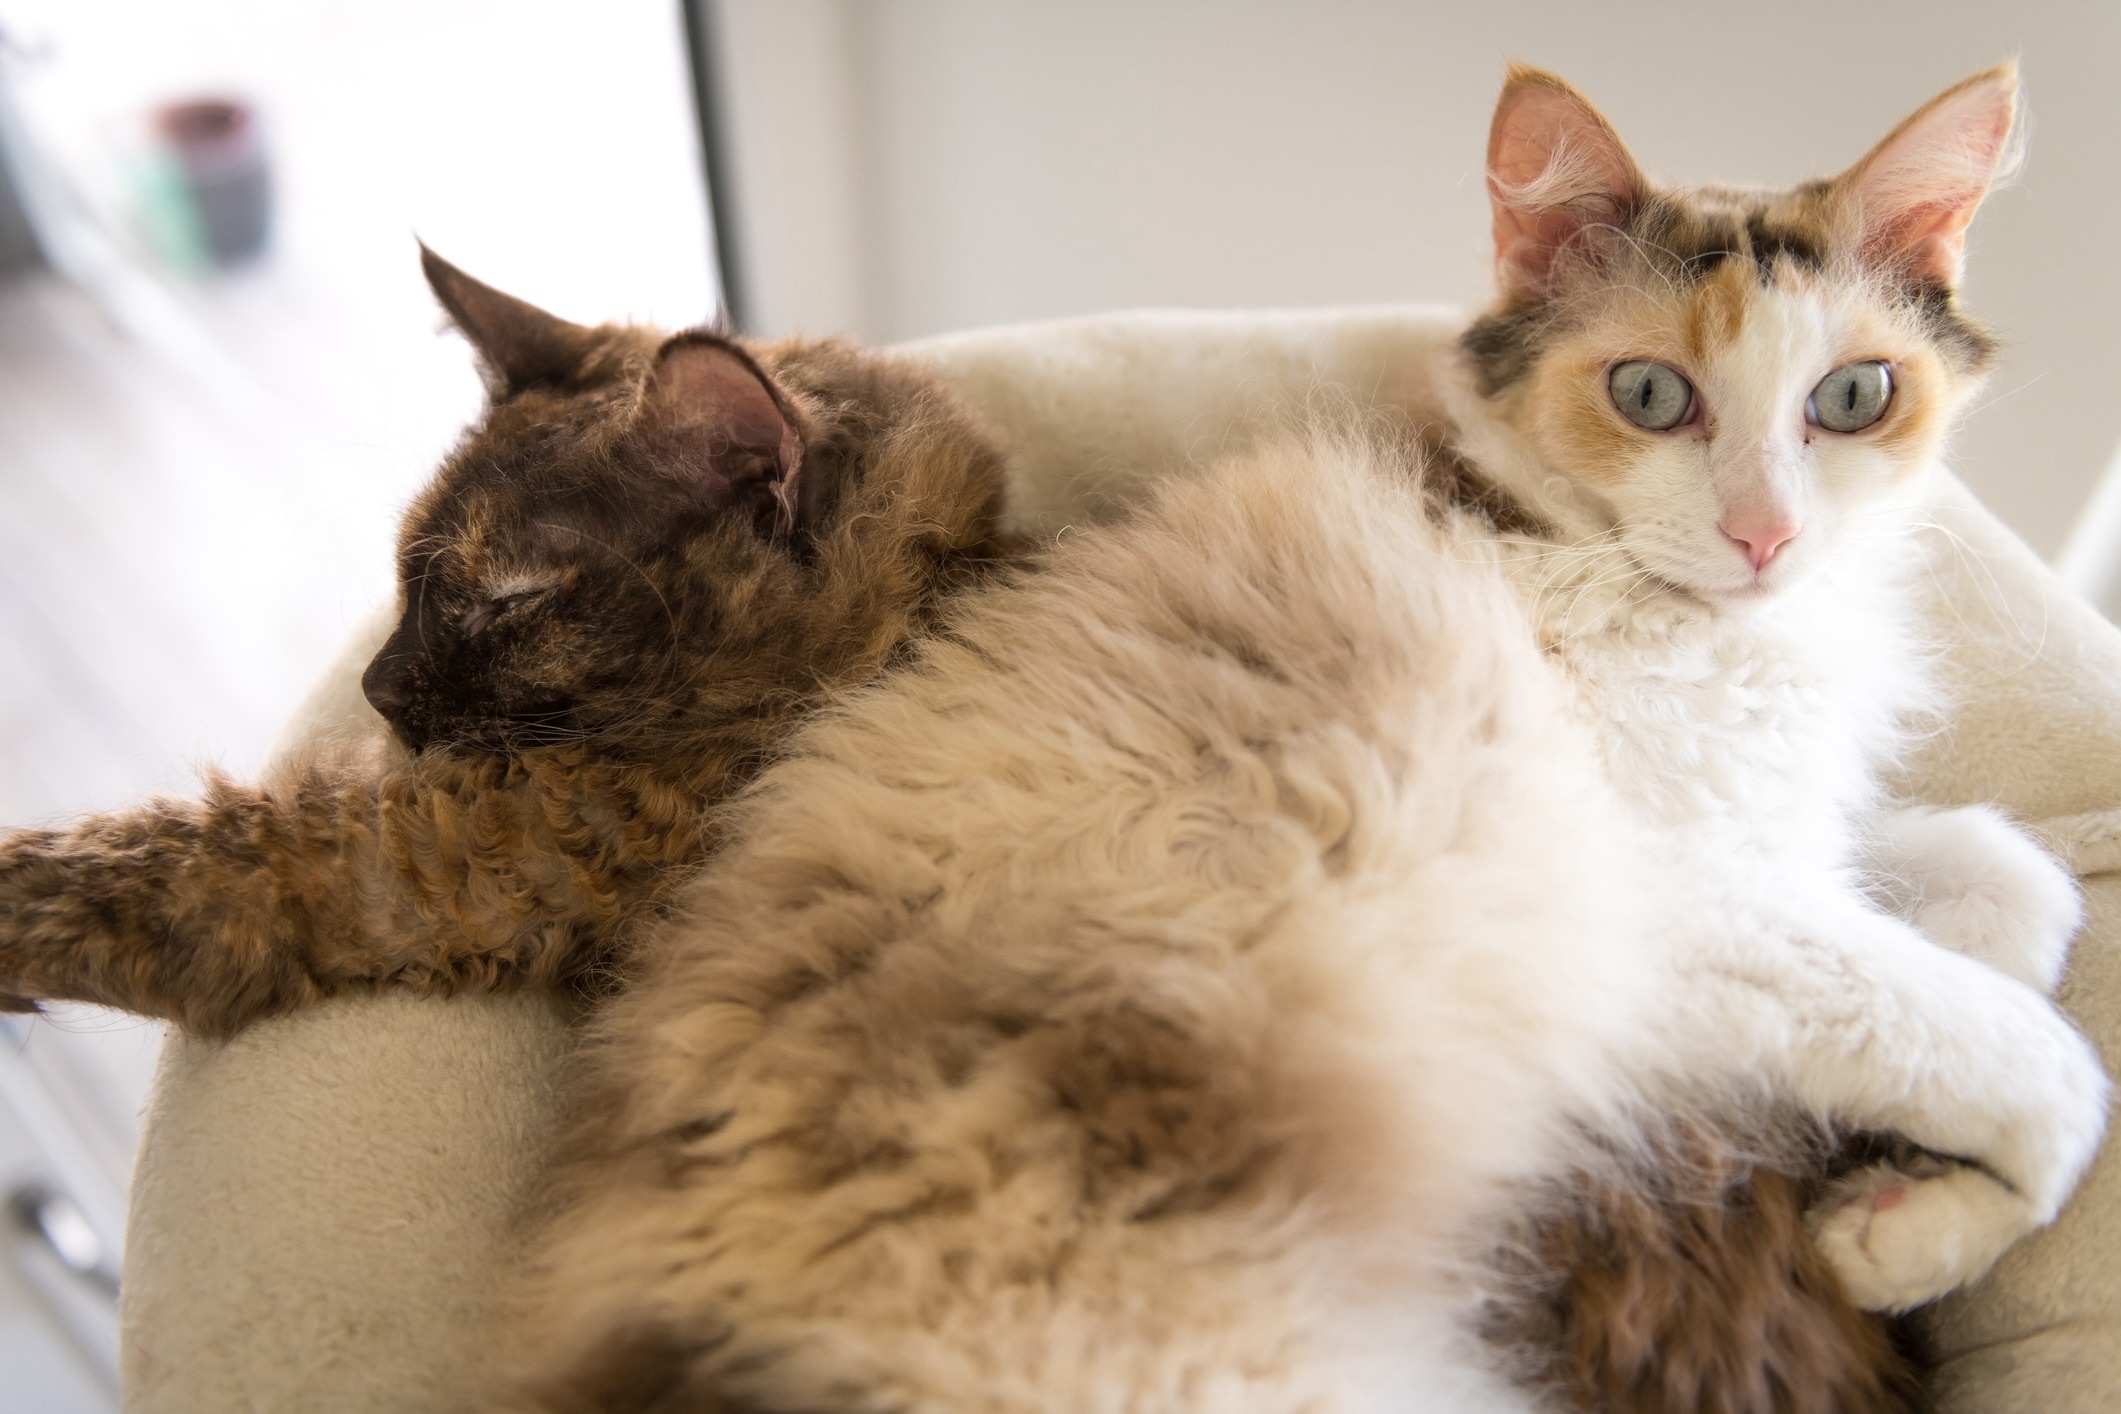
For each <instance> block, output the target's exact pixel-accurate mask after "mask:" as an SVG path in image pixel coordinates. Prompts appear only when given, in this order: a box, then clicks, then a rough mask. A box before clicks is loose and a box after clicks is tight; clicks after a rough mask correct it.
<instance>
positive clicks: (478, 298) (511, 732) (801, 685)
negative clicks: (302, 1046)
mask: <svg viewBox="0 0 2121 1414" xmlns="http://www.w3.org/2000/svg"><path fill="white" fill-rule="evenodd" d="M429 272H430V278H431V279H433V280H434V281H435V284H436V289H437V293H438V294H439V295H441V296H442V298H443V301H444V303H445V304H447V305H449V307H450V308H451V311H452V313H453V314H454V315H455V316H456V318H457V321H458V323H459V324H460V325H461V326H463V327H464V328H465V331H466V332H467V334H469V335H470V337H471V338H472V339H473V341H474V343H475V344H476V345H478V347H479V350H480V352H481V354H482V357H483V360H484V363H485V365H486V367H487V369H488V372H489V374H490V378H489V382H490V385H491V387H492V391H493V393H494V402H493V405H492V406H491V407H490V408H489V410H488V412H487V415H486V416H485V418H484V420H483V421H482V422H481V423H480V425H478V426H477V427H475V428H474V429H473V430H472V431H471V432H470V433H469V434H468V435H467V437H466V438H465V440H464V441H463V443H462V444H461V445H460V446H459V447H458V448H457V449H456V451H455V452H454V453H452V455H451V456H450V457H449V459H448V460H447V461H446V462H445V464H444V465H443V467H442V469H441V471H440V472H439V474H438V475H437V477H436V479H435V481H434V483H433V484H432V485H431V486H430V487H429V489H428V490H427V491H426V492H425V493H424V495H423V496H422V497H421V498H420V500H419V501H418V502H417V503H416V504H415V505H414V507H413V508H412V510H411V512H410V513H409V514H408V516H407V520H406V524H405V529H404V533H403V541H402V549H401V555H400V564H401V571H402V574H401V577H402V580H403V589H404V593H405V600H406V602H405V614H404V618H403V620H402V621H401V623H400V627H399V629H398V632H397V633H396V634H394V635H393V639H392V645H391V646H389V647H386V649H385V653H384V654H383V655H381V657H380V658H379V665H380V666H382V667H387V668H388V669H389V672H388V673H386V674H384V676H386V677H388V678H389V679H390V682H389V683H387V684H385V685H384V686H382V687H378V686H376V685H375V684H376V679H377V674H378V669H375V668H372V669H371V675H370V682H371V690H370V696H371V699H372V700H375V699H379V698H381V699H385V700H387V701H388V702H389V715H391V717H392V720H393V722H394V724H395V725H396V726H397V727H398V729H399V735H400V736H401V737H404V738H406V740H407V741H409V742H411V743H412V744H413V745H414V746H416V747H418V746H423V745H424V746H425V749H419V750H414V751H407V750H406V749H404V747H403V745H401V744H398V743H392V744H390V745H389V746H388V747H386V748H384V749H383V750H382V751H381V753H380V756H379V755H378V754H377V753H376V752H374V751H354V752H344V751H342V752H340V753H337V754H334V753H333V752H331V751H330V750H322V751H318V752H313V753H311V754H309V755H308V756H306V757H304V758H303V759H300V760H297V761H295V762H294V763H292V764H290V765H288V766H287V767H285V768H284V769H282V770H280V771H279V772H278V773H277V774H275V775H274V776H272V777H271V778H270V779H268V780H267V781H265V782H264V783H262V784H260V785H256V786H246V785H241V784H238V783H236V782H234V781H231V780H227V779H225V778H220V777H215V778H214V779H212V780H211V781H210V782H209V784H208V788H207V791H206V793H205V795H204V797H203V798H201V799H198V800H157V801H154V802H152V803H150V804H147V805H145V806H143V807H141V808H138V809H134V810H127V811H121V812H118V813H114V814H104V815H95V816H91V817H88V818H86V819H84V820H82V821H80V822H79V823H76V824H74V825H71V826H69V827H66V828H61V829H35V830H23V831H18V832H15V833H13V834H11V835H8V836H6V837H5V838H4V839H0V994H4V999H5V1000H4V1004H5V1005H7V1006H9V1007H11V1008H13V1009H23V1008H26V1007H28V1006H31V1005H33V1004H34V1002H35V1001H39V1000H52V999H67V1000H78V1001H86V1002H95V1003H100V1004H103V1005H106V1006H113V1007H119V1008H122V1009H125V1010H128V1011H133V1012H139V1013H143V1014H146V1015H151V1016H159V1017H164V1018H167V1019H169V1020H172V1021H175V1022H177V1023H179V1024H181V1025H183V1026H184V1027H186V1028H187V1029H189V1030H192V1031H195V1032H199V1033H203V1034H208V1035H226V1034H228V1033H230V1032H233V1031H235V1030H237V1029H239V1028H241V1027H242V1026H244V1025H246V1024H247V1023H249V1022H251V1021H254V1020H256V1019H258V1018H260V1017H263V1016H268V1015H271V1014H274V1013H278V1012H284V1011H287V1010H289V1009H292V1008H295V1007H299V1006H302V1005H305V1004H307V1003H310V1002H313V1001H315V1000H317V999H319V998H323V997H327V996H330V995H332V994H334V993H338V992H343V991H346V990H348V989H352V988H359V987H366V986H371V985H375V984H380V983H389V984H394V985H402V986H409V987H412V988H415V989H418V990H420V991H426V992H451V991H457V990H465V989H487V988H500V987H515V986H526V985H527V986H552V987H575V988H584V987H588V988H592V989H593V988H594V987H595V986H596V985H597V984H598V982H599V979H600V975H601V974H602V973H603V972H604V970H605V969H606V967H607V964H608V960H609V958H610V956H611V952H612V947H613V945H614V943H615V941H616V940H617V939H618V937H619V935H620V934H621V932H622V931H623V929H624V928H625V926H626V925H627V924H628V923H629V922H630V921H631V920H634V919H635V918H637V917H639V916H640V915H643V914H645V913H652V912H654V911H655V910H656V909H658V908H659V907H660V906H661V905H662V904H663V902H664V900H666V899H667V898H668V897H669V896H670V894H671V893H672V891H673V889H674V888H675V887H676V885H677V884H678V883H680V882H681V881H682V880H683V879H684V878H685V877H686V876H687V874H688V873H689V871H690V869H691V867H692V866H694V865H696V864H697V863H699V861H700V860H701V859H702V858H703V857H704V856H705V854H706V853H707V852H708V850H709V849H710V848H711V846H712V845H713V843H714V841H713V837H712V836H713V827H712V825H711V823H710V822H709V817H708V816H707V814H706V813H705V811H706V807H709V806H711V805H712V804H713V803H714V802H716V801H717V800H719V799H721V798H723V797H726V796H727V795H729V794H730V793H731V792H732V791H734V790H735V789H736V788H737V787H739V786H740V785H741V784H742V783H743V782H744V781H746V780H747V779H749V778H750V777H751V776H752V775H753V774H754V773H756V771H757V770H758V769H759V767H760V766H761V765H762V764H763V763H764V762H765V761H766V760H767V759H768V758H770V757H771V756H772V754H773V753H774V751H775V749H776V747H777V745H778V744H779V742H780V741H781V740H782V739H783V737H784V736H785V735H786V734H787V732H788V731H789V729H790V728H791V726H792V725H793V724H794V723H795V721H796V720H797V719H798V718H799V717H800V716H801V715H802V714H803V713H804V712H805V710H806V709H808V708H809V707H811V706H813V705H815V704H816V703H817V702H819V701H820V700H821V699H822V698H823V697H824V696H825V695H826V694H829V693H831V692H833V691H834V690H836V689H840V688H845V687H848V686H851V685H853V684H857V683H860V682H862V681H864V680H865V679H867V678H869V677H871V676H873V675H874V674H876V673H877V672H879V671H880V670H881V669H883V668H884V666H885V665H886V664H887V663H888V662H889V661H890V660H891V659H892V657H893V655H894V654H895V653H896V652H897V651H898V650H899V648H900V646H901V645H902V644H903V643H904V642H905V641H906V639H907V638H908V637H909V635H911V634H913V633H915V632H917V631H918V630H919V628H920V627H921V625H922V624H923V623H925V622H926V621H927V619H928V618H929V616H930V614H931V612H932V611H933V610H934V609H935V608H936V606H937V605H938V603H939V601H940V600H941V599H942V598H943V597H944V596H945V595H947V594H948V593H949V592H950V591H951V590H952V589H953V588H954V587H956V586H959V585H961V584H963V583H965V582H967V581H968V580H970V579H972V578H975V577H977V576H978V575H979V574H980V573H981V572H982V570H983V569H984V568H985V567H987V566H989V565H991V564H993V563H994V562H995V560H996V557H997V556H998V555H999V554H1000V553H1001V549H1002V541H1001V539H1000V538H999V534H998V531H997V521H996V518H997V515H998V512H999V506H1000V490H1001V461H1000V458H999V456H998V455H997V454H996V452H995V451H994V450H993V449H992V448H991V447H990V446H989V444H988V443H987V442H986V440H985V439H984V438H983V436H982V435H981V434H980V433H979V431H978V430H977V429H976V428H975V427H974V425H973V424H972V422H971V420H970V418H969V417H968V415H967V414H965V413H964V412H962V411H961V410H960V409H959V407H958V406H957V404H956V403H955V402H954V401H952V400H951V398H950V397H949V396H948V395H946V394H945V393H944V392H943V391H942V390H941V389H940V388H939V387H938V386H937V385H936V384H935V383H934V382H933V381H932V380H931V379H930V378H928V377H927V376H926V375H925V374H923V373H921V372H919V371H917V370H914V369H912V368H909V367H907V366H906V365H904V364H902V363H898V362H894V361H891V360H889V359H887V358H884V357H880V356H876V355H871V354H866V353H862V352H859V351H857V350H855V349H853V348H851V347H849V346H847V345H845V344H841V343H837V342H833V341H800V340H796V341H789V342H785V343H778V344H766V345H741V346H739V345H735V344H733V343H730V342H729V341H725V340H721V339H719V338H718V337H716V336H714V335H711V334H705V333H702V334H698V335H681V336H679V338H678V339H676V340H671V341H667V342H666V341H664V340H663V339H661V338H660V336H658V335H656V334H654V333H653V332H652V331H648V330H643V329H636V328H630V327H618V326H604V327H600V328H596V329H587V328H582V327H580V326H576V325H571V324H567V323H565V322H564V321H560V320H556V319H553V318H551V316H548V315H544V314H542V313H541V312H539V311H536V310H534V309H532V308H531V307H530V306H527V305H522V304H520V302H518V301H513V300H510V299H508V297H506V296H502V295H499V294H498V292H494V291H490V290H487V289H486V288H485V287H484V286H480V285H477V284H476V282H473V281H470V280H468V278H467V277H463V276H461V275H459V274H458V273H457V272H455V271H454V270H452V269H451V268H450V267H448V266H446V265H444V264H442V263H441V262H439V261H438V260H436V259H434V258H433V257H432V256H430V257H429ZM703 348H704V349H706V350H707V351H708V352H707V353H706V354H705V355H704V356H705V357H707V358H708V359H710V360H718V362H715V363H714V366H712V367H709V368H708V369H707V379H708V381H707V383H706V385H705V386H707V387H708V390H709V392H714V391H715V390H716V389H717V388H718V387H722V386H727V387H738V386H739V385H742V384H744V383H745V382H746V380H748V379H752V378H761V377H762V380H763V381H764V383H765V386H766V388H767V390H768V391H769V392H770V393H771V398H772V401H771V404H770V405H769V404H768V403H766V402H764V401H761V400H760V398H759V397H758V395H757V387H756V385H753V386H752V393H753V401H754V403H756V404H757V408H755V409H754V410H753V421H754V423H755V422H757V421H758V419H759V417H761V416H763V417H764V418H766V419H767V420H768V421H771V420H772V417H773V413H774V411H775V410H777V411H778V413H779V415H780V417H781V418H783V419H785V421H786V423H787V424H788V427H789V428H790V429H792V431H793V433H794V434H795V435H794V442H799V443H800V462H799V470H798V467H797V465H795V464H793V462H791V464H789V465H786V466H777V465H776V464H774V461H773V458H774V456H775V455H776V452H775V449H774V448H772V447H768V448H766V450H765V452H763V453H761V452H760V451H759V449H758V448H757V447H754V446H750V445H747V444H746V443H745V436H744V435H740V434H744V432H745V429H744V428H743V427H741V426H738V427H736V428H735V430H734V432H732V429H731V427H730V426H729V425H725V424H726V423H727V419H723V420H722V421H719V422H718V421H717V420H716V418H715V416H714V415H713V414H714V413H715V408H714V407H712V406H709V407H706V408H704V409H703V408H702V406H700V405H699V404H700V399H698V398H696V397H694V398H690V399H689V400H687V399H680V398H677V397H676V396H675V394H674V393H673V391H672V388H674V387H676V386H677V385H676V382H675V380H674V378H666V377H665V374H666V372H667V371H670V370H674V369H676V368H677V365H678V361H679V360H680V359H695V355H696V354H697V351H698V350H700V349H703ZM695 361H696V359H695ZM714 380H720V382H719V383H716V382H715V381H714ZM666 382H668V383H671V385H672V386H671V387H666V386H664V384H665V383H666ZM686 386H687V387H688V388H689V387H690V386H691V385H686ZM680 391H683V390H682V389H680ZM709 402H710V403H711V402H712V399H709ZM757 409H765V411H764V412H763V413H759V412H758V411H757ZM751 440H752V441H754V442H755V441H757V438H756V437H754V438H752V439H751ZM794 442H791V443H790V445H791V446H792V445H794ZM761 457H763V458H764V461H761V460H760V458H761ZM746 458H748V459H749V460H745V459H746ZM732 459H735V460H732ZM754 463H757V465H754ZM758 466H765V467H766V470H765V472H764V473H759V471H758ZM759 474H763V475H767V476H771V477H783V478H785V479H786V480H788V481H790V482H792V483H793V484H794V485H795V486H796V487H797V489H799V491H800V495H799V496H797V497H793V498H790V502H791V506H792V508H793V515H792V522H791V524H789V525H787V526H786V527H784V528H782V529H781V530H775V529H774V528H773V527H772V526H771V525H768V524H764V523H762V522H761V521H760V519H759V517H758V516H757V515H756V514H755V512H756V511H757V509H758V507H759V506H761V505H770V504H771V502H770V500H769V499H767V498H761V497H753V498H752V499H751V500H746V499H744V497H743V495H742V494H741V493H742V492H743V490H744V487H745V486H746V484H747V483H746V481H745V480H744V478H745V477H753V478H754V480H756V476H757V475H759ZM526 575H542V576H544V578H543V579H542V580H536V581H534V582H535V584H536V586H537V588H536V592H535V593H532V594H528V595H520V594H519V595H516V596H514V598H511V597H509V595H508V591H510V590H512V589H515V588H519V587H520V586H521V585H523V584H524V583H526V582H527V581H526V580H525V576H526ZM517 599H527V600H531V601H533V602H528V603H518V602H516V600H517ZM482 616H483V617H482ZM496 616H505V619H506V622H505V623H499V624H496V623H494V622H492V621H493V620H494V619H495V618H496ZM386 660H387V661H386ZM379 705H380V704H379ZM428 743H433V744H431V745H429V744H428Z"/></svg>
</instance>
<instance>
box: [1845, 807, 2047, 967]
mask: <svg viewBox="0 0 2121 1414" xmlns="http://www.w3.org/2000/svg"><path fill="white" fill-rule="evenodd" d="M1877 852H1878V855H1879V865H1880V868H1881V871H1882V873H1883V874H1884V875H1885V876H1886V878H1885V880H1884V881H1883V887H1884V890H1885V892H1886V893H1887V894H1888V895H1889V901H1890V903H1891V904H1892V905H1893V906H1894V911H1896V912H1898V913H1899V914H1900V915H1901V916H1902V917H1904V918H1906V919H1907V920H1908V921H1909V922H1910V923H1912V924H1914V925H1915V927H1916V928H1917V929H1918V930H1920V931H1921V933H1922V934H1923V936H1925V937H1927V938H1928V939H1929V940H1930V941H1931V942H1933V943H1936V944H1937V945H1938V946H1940V947H1946V948H1950V949H1951V950H1952V951H1953V952H1956V953H1961V954H1963V955H1965V956H1967V957H1971V958H1974V959H1976V960H1977V961H1980V962H1985V963H1987V964H1988V965H1989V966H1991V967H1993V968H1995V969H1996V970H1997V971H1999V972H2002V973H2004V974H2005V975H2007V976H2011V977H2015V978H2017V979H2018V980H2019V981H2021V982H2023V983H2025V984H2026V985H2027V986H2029V987H2032V988H2035V989H2036V990H2038V991H2040V992H2042V993H2049V992H2052V991H2054V989H2055V984H2056V983H2058V982H2059V981H2061V979H2062V967H2063V964H2064V962H2065V961H2067V959H2068V957H2069V941H2070V939H2071V937H2073V936H2074V935H2075V934H2076V931H2077V927H2078V925H2079V924H2080V923H2082V922H2083V919H2084V905H2083V902H2082V900H2081V899H2080V898H2079V897H2078V894H2077V886H2076V884H2075V882H2074V881H2073V880H2071V878H2070V876H2069V874H2068V872H2067V871H2065V870H2064V869H2063V868H2062V866H2061V865H2059V864H2057V863H2056V862H2055V861H2054V860H2053V859H2052V858H2051V857H2049V855H2048V853H2047V851H2045V850H2043V849H2041V848H2040V846H2039V845H2037V844H2034V843H2033V842H2032V840H2030V839H2028V838H2027V837H2026V836H2025V834H2024V833H2023V832H2022V831H2020V830H2019V829H2018V828H2017V827H2016V826H2015V825H2012V824H2011V823H2010V822H2009V821H2008V820H2006V819H2004V818H2003V816H2001V815H2000V814H1998V813H1997V812H1996V811H1994V810H1991V809H1988V808H1987V807H1985V806H1978V805H1976V806H1967V807H1965V808H1963V809H1959V810H1932V809H1929V808H1927V807H1924V806H1916V807H1913V808H1910V809H1907V810H1901V811H1898V812H1896V813H1894V814H1893V815H1892V816H1890V817H1889V818H1888V819H1887V820H1886V821H1885V822H1884V823H1883V824H1882V826H1881V827H1880V829H1879V834H1878V841H1877Z"/></svg>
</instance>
